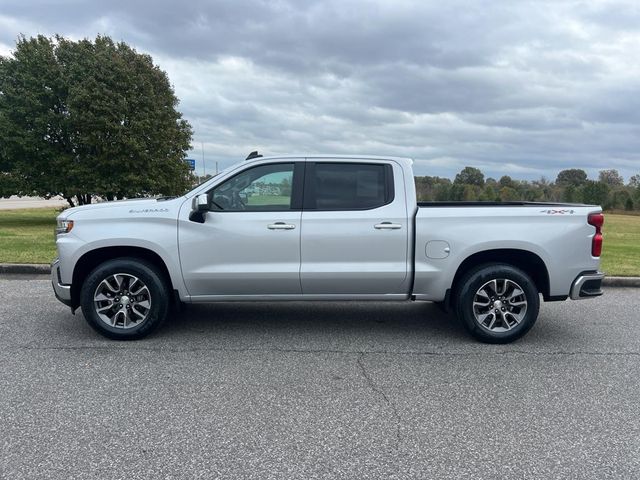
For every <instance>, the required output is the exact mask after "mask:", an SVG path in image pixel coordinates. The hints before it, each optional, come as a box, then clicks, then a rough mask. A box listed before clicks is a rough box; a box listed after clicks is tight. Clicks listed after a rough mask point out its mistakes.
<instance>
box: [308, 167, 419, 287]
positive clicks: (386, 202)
mask: <svg viewBox="0 0 640 480" xmlns="http://www.w3.org/2000/svg"><path fill="white" fill-rule="evenodd" d="M407 181H413V179H409V180H407ZM404 182H405V179H404V178H403V172H402V168H401V167H400V165H398V164H397V163H395V162H390V161H389V162H384V161H373V160H372V161H353V160H347V159H345V160H335V159H327V160H326V161H325V160H318V161H315V162H308V163H307V165H306V173H305V184H304V209H303V213H302V238H301V267H300V280H301V282H302V293H303V294H305V295H307V294H310V295H328V296H334V297H337V298H339V296H340V295H347V296H351V297H353V296H354V295H365V296H366V295H376V296H382V295H399V294H405V295H406V294H407V292H408V290H409V287H408V274H407V270H408V268H407V266H408V261H409V255H408V240H409V239H408V232H409V230H410V229H409V225H408V212H407V206H406V197H405V191H404Z"/></svg>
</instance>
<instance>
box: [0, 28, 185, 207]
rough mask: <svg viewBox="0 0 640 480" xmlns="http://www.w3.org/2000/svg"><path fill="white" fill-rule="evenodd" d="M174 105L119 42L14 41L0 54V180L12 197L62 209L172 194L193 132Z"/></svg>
mask: <svg viewBox="0 0 640 480" xmlns="http://www.w3.org/2000/svg"><path fill="white" fill-rule="evenodd" d="M177 104H178V100H177V98H176V96H175V94H174V92H173V89H172V87H171V85H170V83H169V79H168V77H167V75H166V73H165V72H163V71H162V70H160V69H159V68H158V67H157V66H155V65H154V64H153V61H152V59H151V57H150V56H149V55H143V54H139V53H137V52H136V51H135V50H134V49H132V48H131V47H129V46H128V45H126V44H125V43H122V42H120V43H114V42H113V41H112V40H111V39H110V38H108V37H104V36H98V37H96V39H95V41H91V40H80V41H77V42H75V41H71V40H67V39H65V38H62V37H59V36H56V37H53V38H47V37H44V36H41V35H40V36H38V37H35V38H29V39H26V38H24V37H22V38H20V39H19V40H18V42H17V44H16V49H15V51H14V53H13V56H12V57H0V145H2V147H0V173H4V174H10V176H11V177H12V179H13V181H14V182H15V183H16V189H15V191H14V192H12V193H15V194H21V195H28V194H35V195H40V196H44V197H51V196H54V195H61V196H62V197H64V198H65V199H67V201H68V202H69V204H70V205H74V204H75V203H79V204H84V203H90V202H91V199H92V197H93V196H99V197H103V198H106V199H109V200H112V199H115V198H123V197H134V196H144V195H151V194H165V195H175V194H180V193H182V192H183V191H184V190H185V189H186V188H188V186H189V185H190V183H191V180H190V176H191V174H190V172H189V169H188V166H187V165H186V164H185V162H184V161H183V160H184V158H185V154H186V151H187V150H188V149H189V147H190V142H191V135H192V132H191V127H190V125H189V124H188V123H187V122H186V121H185V120H184V119H182V116H181V114H180V113H179V112H178V111H177V110H176V107H177Z"/></svg>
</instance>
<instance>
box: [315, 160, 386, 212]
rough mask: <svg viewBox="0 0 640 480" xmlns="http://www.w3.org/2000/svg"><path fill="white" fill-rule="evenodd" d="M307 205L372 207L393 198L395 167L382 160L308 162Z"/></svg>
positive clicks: (352, 208) (320, 206)
mask: <svg viewBox="0 0 640 480" xmlns="http://www.w3.org/2000/svg"><path fill="white" fill-rule="evenodd" d="M304 196H305V201H304V208H305V209H309V210H369V209H373V208H378V207H381V206H383V205H386V204H388V203H391V202H392V201H393V170H392V168H391V165H388V164H380V163H342V162H340V163H337V162H336V163H330V162H326V163H325V162H317V163H311V164H308V165H307V171H306V178H305V186H304Z"/></svg>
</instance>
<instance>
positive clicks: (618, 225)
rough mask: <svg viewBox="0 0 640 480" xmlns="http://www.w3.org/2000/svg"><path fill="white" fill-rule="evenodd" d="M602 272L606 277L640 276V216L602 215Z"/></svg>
mask: <svg viewBox="0 0 640 480" xmlns="http://www.w3.org/2000/svg"><path fill="white" fill-rule="evenodd" d="M602 231H603V233H604V244H603V249H602V266H601V268H602V270H603V271H604V272H605V273H606V274H607V275H619V276H624V277H635V276H640V216H637V215H619V214H613V213H606V212H605V214H604V227H603V228H602Z"/></svg>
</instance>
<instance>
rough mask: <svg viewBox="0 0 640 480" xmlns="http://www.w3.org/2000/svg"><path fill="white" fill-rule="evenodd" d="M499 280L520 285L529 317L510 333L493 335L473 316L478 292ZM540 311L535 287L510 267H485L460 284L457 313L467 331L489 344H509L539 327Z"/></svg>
mask: <svg viewBox="0 0 640 480" xmlns="http://www.w3.org/2000/svg"><path fill="white" fill-rule="evenodd" d="M498 278H505V279H508V280H513V281H514V282H516V283H517V284H518V285H519V286H520V287H521V288H522V290H523V292H524V294H525V296H526V299H527V303H528V305H527V313H526V314H525V316H524V319H523V320H522V321H521V322H520V323H519V324H518V325H517V326H516V327H514V328H512V329H511V330H509V331H507V332H491V331H489V330H487V329H486V328H483V327H481V326H480V325H479V324H478V322H477V321H476V319H475V315H474V313H473V299H474V297H475V294H476V292H477V291H478V289H479V288H480V287H481V286H482V285H484V284H485V283H487V282H489V281H491V280H493V279H498ZM539 309H540V296H539V293H538V290H537V288H536V286H535V283H534V282H533V280H532V279H531V277H529V275H527V274H526V273H525V272H523V271H522V270H520V269H518V268H516V267H513V266H511V265H506V264H491V265H482V266H480V267H478V268H476V269H474V270H473V271H471V272H469V273H468V274H467V275H465V277H464V278H463V280H462V282H461V284H460V290H459V293H458V299H457V304H456V313H457V316H458V318H459V319H460V321H461V322H462V324H463V325H464V327H465V328H466V329H467V330H468V331H469V333H471V335H473V336H474V337H475V338H477V339H479V340H481V341H483V342H486V343H509V342H512V341H514V340H516V339H518V338H520V337H522V336H523V335H524V334H525V333H527V332H528V331H529V330H530V329H531V328H532V327H533V325H534V324H535V322H536V320H537V318H538V312H539Z"/></svg>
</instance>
